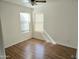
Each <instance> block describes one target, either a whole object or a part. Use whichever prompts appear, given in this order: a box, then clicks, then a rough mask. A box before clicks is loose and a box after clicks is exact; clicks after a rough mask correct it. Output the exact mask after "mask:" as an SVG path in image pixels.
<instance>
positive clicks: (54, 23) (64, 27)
mask: <svg viewBox="0 0 79 59" xmlns="http://www.w3.org/2000/svg"><path fill="white" fill-rule="evenodd" d="M34 12H41V13H44V30H45V31H46V32H47V33H48V34H49V35H50V36H51V37H52V38H53V39H54V40H55V41H56V42H57V43H58V44H62V45H65V46H69V47H73V48H77V41H78V39H77V13H78V12H77V0H47V3H46V4H44V5H43V6H38V7H35V8H34Z"/></svg>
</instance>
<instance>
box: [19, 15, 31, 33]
mask: <svg viewBox="0 0 79 59" xmlns="http://www.w3.org/2000/svg"><path fill="white" fill-rule="evenodd" d="M20 23H21V32H22V33H27V32H29V24H30V14H29V13H20Z"/></svg>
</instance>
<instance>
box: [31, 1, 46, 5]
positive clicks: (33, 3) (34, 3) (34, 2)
mask: <svg viewBox="0 0 79 59" xmlns="http://www.w3.org/2000/svg"><path fill="white" fill-rule="evenodd" d="M38 3H46V0H31V4H32V6H33V5H37V4H38Z"/></svg>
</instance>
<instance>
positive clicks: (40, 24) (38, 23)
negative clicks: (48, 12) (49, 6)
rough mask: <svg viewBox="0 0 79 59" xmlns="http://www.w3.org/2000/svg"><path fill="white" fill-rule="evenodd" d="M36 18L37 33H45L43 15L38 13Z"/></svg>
mask: <svg viewBox="0 0 79 59" xmlns="http://www.w3.org/2000/svg"><path fill="white" fill-rule="evenodd" d="M34 16H35V31H37V32H43V22H44V15H43V13H36V14H35V15H34Z"/></svg>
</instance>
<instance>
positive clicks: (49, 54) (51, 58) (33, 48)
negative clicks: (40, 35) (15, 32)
mask: <svg viewBox="0 0 79 59" xmlns="http://www.w3.org/2000/svg"><path fill="white" fill-rule="evenodd" d="M5 50H6V55H7V59H72V58H71V56H72V55H75V52H76V50H75V49H72V48H68V47H64V46H61V45H57V44H56V45H54V44H51V43H47V42H45V41H43V40H38V39H29V40H27V41H24V42H21V43H19V44H16V45H13V46H11V47H9V48H6V49H5Z"/></svg>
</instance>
